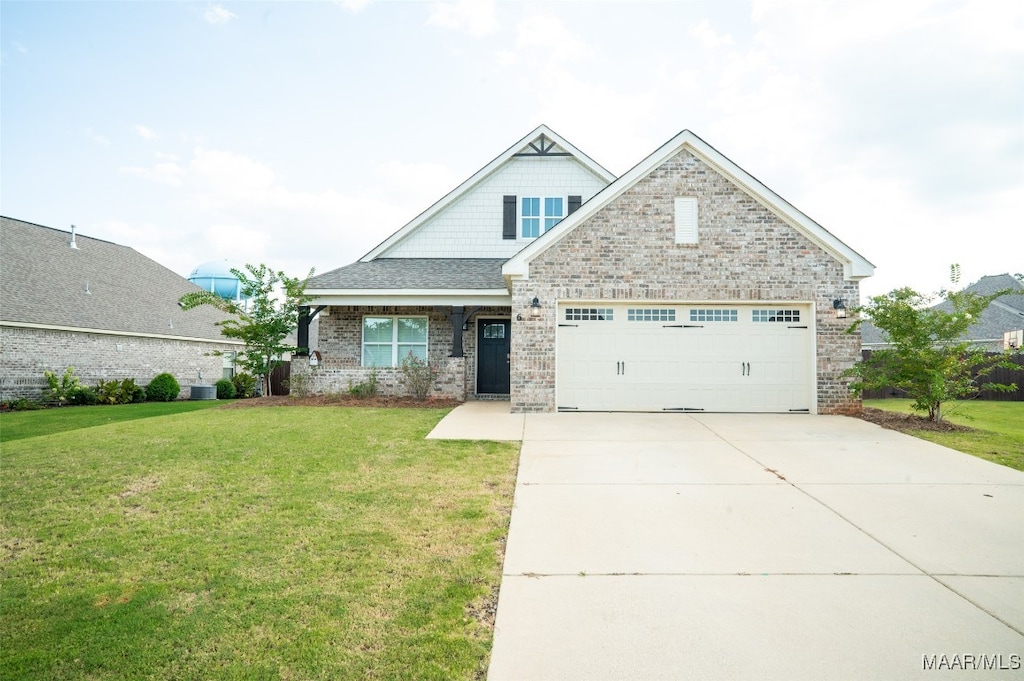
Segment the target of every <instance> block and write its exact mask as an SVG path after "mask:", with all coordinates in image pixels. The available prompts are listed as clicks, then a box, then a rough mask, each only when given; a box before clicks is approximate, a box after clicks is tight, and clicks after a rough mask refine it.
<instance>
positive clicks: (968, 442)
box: [864, 399, 1024, 471]
mask: <svg viewBox="0 0 1024 681" xmlns="http://www.w3.org/2000/svg"><path fill="white" fill-rule="evenodd" d="M910 405H911V401H910V400H902V399H887V400H865V401H864V406H865V407H874V408H876V409H885V410H887V411H897V412H900V413H904V414H909V413H911V412H912V410H911V408H910ZM943 410H944V411H945V412H946V414H947V415H946V417H945V418H946V419H948V420H949V421H950V422H951V423H956V424H958V425H962V426H967V427H969V428H972V429H974V430H970V431H953V432H934V431H924V430H910V431H907V432H909V433H910V434H911V435H914V436H916V437H920V438H922V439H925V440H930V441H932V442H936V443H938V444H940V445H944V446H946V447H950V448H952V449H956V450H959V451H961V452H966V453H968V454H973V455H974V456H977V457H980V458H982V459H987V460H989V461H994V462H995V463H999V464H1002V465H1004V466H1009V467H1010V468H1016V469H1017V470H1019V471H1024V402H981V401H971V402H960V403H957V404H955V405H949V406H946V405H943Z"/></svg>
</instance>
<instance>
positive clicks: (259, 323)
mask: <svg viewBox="0 0 1024 681" xmlns="http://www.w3.org/2000/svg"><path fill="white" fill-rule="evenodd" d="M231 273H232V274H234V275H235V276H236V277H238V280H239V282H240V283H241V290H242V296H243V298H247V302H246V303H245V304H240V303H239V302H238V301H234V300H227V299H225V298H221V297H220V296H218V295H217V294H215V293H212V292H210V291H195V292H193V293H186V294H185V295H183V296H182V297H181V300H180V303H181V306H182V307H183V308H184V309H186V310H190V309H192V308H195V307H199V306H200V305H212V306H214V307H216V308H217V309H219V310H223V311H224V312H227V313H228V314H230V315H232V317H231V318H230V319H225V320H224V321H221V322H217V325H218V326H220V327H221V333H222V334H223V335H224V336H225V337H226V338H233V339H235V340H240V341H242V342H243V343H245V351H244V352H243V353H241V354H240V355H239V356H238V357H237V358H236V359H235V363H236V364H238V365H239V366H241V367H242V368H243V369H245V370H246V371H248V372H249V373H251V374H252V375H254V376H259V377H260V378H261V380H263V381H265V385H266V394H267V395H269V394H270V392H271V391H270V373H271V372H272V371H273V370H274V367H276V366H278V365H279V364H281V363H282V361H283V360H282V359H281V356H282V355H284V354H285V353H288V352H295V351H297V350H298V349H299V348H297V347H294V346H292V345H287V344H286V343H285V342H284V340H285V338H287V336H288V334H289V333H291V331H292V330H293V329H295V328H296V327H297V326H298V323H299V307H300V306H302V305H304V304H305V303H307V302H309V301H310V299H311V298H310V296H307V295H305V294H304V293H303V291H304V290H305V288H306V282H307V281H308V280H309V277H311V276H313V270H310V271H309V274H308V275H306V279H303V280H300V279H296V278H292V277H288V276H286V275H285V273H284V272H274V271H273V270H271V269H270V268H269V267H267V266H266V265H264V264H260V265H259V267H256V266H255V265H246V266H245V270H239V269H232V270H231ZM278 289H280V295H278Z"/></svg>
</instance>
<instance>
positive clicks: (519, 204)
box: [516, 194, 569, 241]
mask: <svg viewBox="0 0 1024 681" xmlns="http://www.w3.org/2000/svg"><path fill="white" fill-rule="evenodd" d="M523 199H537V200H538V201H539V202H540V212H539V215H536V216H533V215H528V216H524V215H523ZM547 199H560V200H561V201H562V214H561V215H548V214H547V213H546V212H545V205H546V204H545V201H546V200H547ZM568 210H569V197H568V195H564V194H561V195H554V196H539V195H537V196H535V195H529V196H527V195H525V194H524V195H521V196H518V197H516V238H517V239H518V240H519V241H534V240H535V239H537V238H538V237H540V236H542V235H543V234H544V233H546V232H549V231H551V230H552V229H554V228H555V225H557V224H558V222H555V224H554V225H551V227H548V228H547V229H545V228H544V221H545V220H546V219H548V218H558V220H559V221H561V220H564V219H565V218H566V217H567V215H566V211H568ZM526 218H533V219H536V220H537V221H538V230H539V233H538V234H537V236H524V235H523V220H524V219H526Z"/></svg>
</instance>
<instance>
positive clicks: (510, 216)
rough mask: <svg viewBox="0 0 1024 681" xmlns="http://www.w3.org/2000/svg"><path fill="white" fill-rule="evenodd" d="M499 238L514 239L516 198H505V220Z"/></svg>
mask: <svg viewBox="0 0 1024 681" xmlns="http://www.w3.org/2000/svg"><path fill="white" fill-rule="evenodd" d="M501 238H503V239H515V238H516V197H515V196H509V195H506V196H505V218H504V222H502V229H501Z"/></svg>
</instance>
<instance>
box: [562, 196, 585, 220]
mask: <svg viewBox="0 0 1024 681" xmlns="http://www.w3.org/2000/svg"><path fill="white" fill-rule="evenodd" d="M581 203H583V197H582V196H572V195H571V194H570V195H569V212H568V213H566V215H572V214H573V213H575V212H576V209H577V208H579V207H580V204H581Z"/></svg>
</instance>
